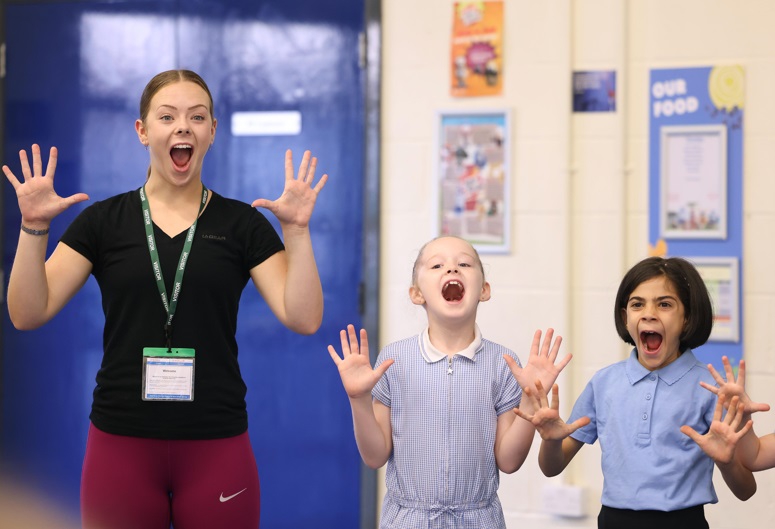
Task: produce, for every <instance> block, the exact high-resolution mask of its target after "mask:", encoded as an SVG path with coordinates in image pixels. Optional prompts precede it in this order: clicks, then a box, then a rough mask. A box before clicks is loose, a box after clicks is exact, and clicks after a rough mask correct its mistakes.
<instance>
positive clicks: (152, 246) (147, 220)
mask: <svg viewBox="0 0 775 529" xmlns="http://www.w3.org/2000/svg"><path fill="white" fill-rule="evenodd" d="M140 203H141V205H142V207H143V220H144V224H145V235H146V242H147V243H148V251H149V252H150V254H151V264H152V265H153V275H154V276H155V277H156V287H157V288H158V289H159V295H161V302H162V303H163V304H164V310H165V311H166V312H167V322H166V323H165V324H164V339H165V341H166V345H167V350H171V349H172V318H173V317H174V316H175V311H176V310H177V308H178V297H179V296H180V289H181V285H182V284H183V272H185V270H186V263H188V258H189V255H191V244H192V243H193V242H194V233H196V223H197V222H198V221H199V215H201V214H202V210H204V208H205V204H207V188H206V187H205V185H204V184H202V203H201V204H200V205H199V213H198V214H197V216H196V220H195V221H194V223H193V224H192V225H191V227H190V228H189V229H188V233H187V234H186V242H185V243H184V244H183V251H182V252H180V259H179V260H178V268H177V270H176V271H175V285H174V286H173V288H172V299H170V300H169V301H168V300H167V288H166V286H165V285H164V276H163V275H162V272H161V263H160V261H159V251H158V250H157V248H156V238H155V237H154V236H153V223H152V222H151V207H150V206H149V205H148V198H147V197H146V196H145V186H143V187H142V188H140Z"/></svg>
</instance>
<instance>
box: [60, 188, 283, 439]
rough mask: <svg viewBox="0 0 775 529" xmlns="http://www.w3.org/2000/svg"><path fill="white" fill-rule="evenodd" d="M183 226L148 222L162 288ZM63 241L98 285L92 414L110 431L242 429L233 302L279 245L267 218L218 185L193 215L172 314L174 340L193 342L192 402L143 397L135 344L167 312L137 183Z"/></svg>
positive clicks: (156, 342) (210, 434)
mask: <svg viewBox="0 0 775 529" xmlns="http://www.w3.org/2000/svg"><path fill="white" fill-rule="evenodd" d="M211 193H212V192H211ZM151 215H153V211H151ZM186 234H187V230H186V231H183V232H182V233H180V234H178V235H176V236H175V237H172V238H170V237H169V236H168V235H167V234H165V233H164V232H163V231H161V230H160V229H159V228H158V227H156V226H155V225H154V237H155V238H156V245H157V247H158V251H159V259H160V261H161V267H162V273H163V275H164V280H165V283H166V287H167V295H168V296H169V294H170V287H171V285H172V283H173V282H174V278H175V271H176V268H177V265H178V260H179V258H180V253H181V250H182V249H183V243H184V241H185V238H186ZM61 242H62V243H64V244H66V245H67V246H69V247H70V248H72V249H74V250H75V251H77V252H78V253H80V254H81V255H83V256H84V257H86V259H88V260H89V261H90V262H91V263H92V265H93V269H92V273H93V274H94V277H95V278H96V280H97V283H98V284H99V287H100V291H101V293H102V308H103V312H104V314H105V330H104V334H103V347H104V356H103V359H102V365H101V367H100V369H99V371H98V373H97V386H96V388H95V389H94V401H93V404H92V411H91V415H90V419H91V421H92V423H93V424H94V425H95V426H96V427H97V428H99V429H100V430H103V431H105V432H108V433H113V434H118V435H131V436H137V437H151V438H160V439H217V438H223V437H231V436H234V435H239V434H241V433H243V432H245V431H246V430H247V411H246V405H245V393H246V387H245V383H244V381H243V380H242V376H241V374H240V369H239V365H238V363H237V342H236V338H235V333H236V330H237V311H238V308H239V301H240V296H241V295H242V292H243V291H244V289H245V285H246V284H247V282H248V281H249V279H250V270H251V268H253V267H254V266H256V265H258V264H260V263H262V262H263V261H264V260H266V259H268V258H269V257H271V256H272V255H274V254H275V253H277V252H279V251H282V250H283V249H284V247H283V244H282V241H281V240H280V237H279V236H278V235H277V232H276V231H275V230H274V228H273V227H272V225H271V224H270V223H269V221H268V220H267V219H266V218H265V217H264V216H263V215H262V214H261V213H260V212H258V211H257V210H256V209H255V208H253V207H251V206H250V205H248V204H245V203H243V202H239V201H237V200H232V199H227V198H224V197H222V196H220V195H218V194H216V193H212V196H211V198H210V202H209V203H208V205H207V207H206V208H205V210H204V212H203V213H202V215H201V217H200V218H199V222H198V224H197V229H196V234H195V238H194V241H193V244H192V247H191V253H190V255H189V258H188V261H187V265H186V268H185V274H184V276H183V283H182V288H181V292H180V295H179V298H178V306H177V311H176V313H175V317H174V320H173V322H172V329H173V331H172V346H173V347H186V348H193V349H195V350H196V362H195V370H194V400H193V402H168V401H143V400H142V370H143V348H144V347H164V345H165V339H164V324H165V323H166V318H167V314H166V311H165V309H164V305H163V304H162V301H161V297H160V295H159V291H158V288H157V286H156V281H155V277H154V273H153V269H152V265H151V258H150V254H149V250H148V244H147V242H146V234H145V228H144V224H143V215H142V209H141V206H140V196H139V193H138V191H137V190H135V191H131V192H128V193H124V194H121V195H117V196H115V197H112V198H109V199H106V200H104V201H100V202H96V203H94V204H93V205H91V206H89V207H88V208H86V209H85V210H84V211H83V212H82V213H81V214H80V215H78V217H77V218H76V219H75V220H74V221H73V223H72V224H71V225H70V226H69V227H68V229H67V230H66V232H65V233H64V235H63V236H62V239H61Z"/></svg>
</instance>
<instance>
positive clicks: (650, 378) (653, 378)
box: [649, 375, 657, 380]
mask: <svg viewBox="0 0 775 529" xmlns="http://www.w3.org/2000/svg"><path fill="white" fill-rule="evenodd" d="M656 379H657V376H656V375H649V380H656Z"/></svg>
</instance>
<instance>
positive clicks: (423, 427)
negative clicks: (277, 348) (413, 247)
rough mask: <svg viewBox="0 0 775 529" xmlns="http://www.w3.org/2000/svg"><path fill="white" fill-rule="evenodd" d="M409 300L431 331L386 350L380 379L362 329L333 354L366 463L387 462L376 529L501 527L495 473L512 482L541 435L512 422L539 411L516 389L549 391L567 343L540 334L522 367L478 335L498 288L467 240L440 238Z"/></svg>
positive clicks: (428, 248)
mask: <svg viewBox="0 0 775 529" xmlns="http://www.w3.org/2000/svg"><path fill="white" fill-rule="evenodd" d="M409 297H410V298H411V300H412V302H413V303H415V304H417V305H421V306H423V307H424V308H425V311H426V314H427V317H428V327H427V329H426V330H425V332H423V333H422V334H419V335H417V336H413V337H411V338H406V339H404V340H400V341H398V342H395V343H392V344H390V345H388V346H386V347H385V348H384V349H383V350H382V352H381V353H380V355H379V358H378V359H377V363H376V366H375V368H374V369H372V368H371V364H370V362H369V349H368V340H367V336H366V331H365V330H361V331H360V336H358V335H357V334H356V332H355V329H354V328H353V326H352V325H349V326H348V327H347V330H346V331H344V330H343V331H342V332H341V336H340V338H341V343H342V355H343V357H340V356H339V354H338V353H337V351H336V350H335V349H334V347H332V346H329V348H328V350H329V353H330V355H331V358H332V359H333V360H334V362H335V363H336V365H337V366H338V368H339V374H340V376H341V378H342V383H343V385H344V388H345V390H346V392H347V395H348V396H349V398H350V405H351V407H352V412H353V423H354V428H355V440H356V442H357V444H358V450H359V451H360V454H361V457H362V458H363V461H364V462H365V463H366V464H367V465H368V466H370V467H371V468H379V467H381V466H382V465H384V464H385V463H387V469H386V488H387V493H386V495H385V500H384V504H383V509H382V519H381V522H380V528H382V529H397V528H406V529H416V528H418V527H423V528H427V529H436V528H437V529H446V528H461V529H462V528H465V527H476V528H477V529H505V527H506V524H505V521H504V518H503V512H502V509H501V505H500V502H499V500H498V495H497V491H498V470H499V469H500V470H501V471H503V472H506V473H512V472H515V471H516V470H517V469H518V468H519V467H520V466H521V465H522V463H523V462H524V461H525V458H526V457H527V454H528V451H529V450H530V445H531V443H532V440H533V437H534V433H535V429H534V428H533V426H532V425H531V424H530V423H528V422H525V421H516V420H515V415H514V413H511V410H512V409H514V408H515V407H517V406H528V407H530V406H531V404H521V403H520V400H521V396H522V390H521V389H520V386H523V387H524V386H526V385H530V386H532V385H534V384H535V383H536V382H537V381H540V382H541V383H543V384H547V385H551V384H553V383H554V380H555V379H556V378H557V375H558V374H559V373H560V371H561V370H562V368H563V367H564V366H565V365H566V364H567V363H568V362H569V361H570V356H571V355H566V356H565V357H564V358H563V359H562V360H561V361H559V362H556V360H557V353H558V351H559V348H560V343H561V341H562V339H561V338H560V337H557V338H556V339H554V340H553V331H552V330H551V329H549V330H548V331H547V332H546V336H545V337H544V340H543V342H541V331H537V332H536V333H535V335H534V338H533V344H532V347H531V350H530V356H529V359H528V361H527V363H526V365H525V367H524V368H522V367H521V365H520V364H519V360H518V359H517V357H516V355H514V353H513V352H512V351H510V350H508V349H506V348H505V347H503V346H501V345H498V344H496V343H493V342H491V341H489V340H487V339H485V338H483V337H482V334H481V332H480V331H479V328H478V327H477V325H476V312H477V307H478V306H479V303H480V302H482V301H487V300H488V299H490V285H489V283H487V282H486V281H485V279H484V269H483V267H482V263H481V260H480V258H479V255H478V253H477V252H476V250H475V249H474V248H473V247H472V246H471V245H470V244H469V243H468V242H467V241H465V240H463V239H460V238H457V237H440V238H437V239H434V240H432V241H430V242H429V243H427V244H426V245H425V246H424V247H423V248H422V249H421V250H420V253H419V255H418V257H417V260H416V261H415V265H414V272H413V274H412V286H411V287H410V288H409ZM359 338H360V343H359ZM504 358H508V359H509V362H508V363H507V362H506V361H504ZM555 362H556V363H555ZM388 368H389V369H388ZM532 411H533V410H532V408H529V409H527V410H526V412H528V413H531V412H532Z"/></svg>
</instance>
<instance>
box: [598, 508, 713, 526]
mask: <svg viewBox="0 0 775 529" xmlns="http://www.w3.org/2000/svg"><path fill="white" fill-rule="evenodd" d="M597 527H598V529H655V528H659V529H709V527H708V522H707V521H706V520H705V509H704V508H703V506H702V505H697V506H694V507H689V508H688V509H680V510H677V511H633V510H630V509H614V508H613V507H606V506H605V505H603V507H602V509H600V514H599V515H598V517H597Z"/></svg>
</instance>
